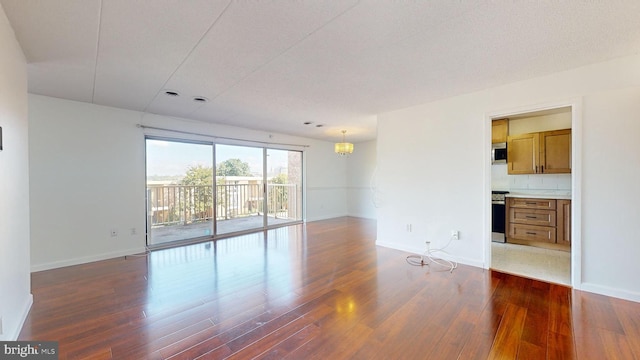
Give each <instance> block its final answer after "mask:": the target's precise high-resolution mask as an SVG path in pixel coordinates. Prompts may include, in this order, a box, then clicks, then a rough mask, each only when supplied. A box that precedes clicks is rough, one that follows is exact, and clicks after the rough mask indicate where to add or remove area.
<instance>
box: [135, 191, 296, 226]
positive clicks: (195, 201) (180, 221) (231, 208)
mask: <svg viewBox="0 0 640 360" xmlns="http://www.w3.org/2000/svg"><path fill="white" fill-rule="evenodd" d="M215 189H216V190H215V191H216V192H215V213H214V196H213V188H212V186H206V185H202V186H201V185H149V186H148V187H147V209H148V212H149V213H148V216H149V218H150V221H151V226H153V227H156V226H168V225H188V224H193V223H199V222H206V221H211V220H212V219H213V217H214V214H215V217H216V220H229V219H235V218H239V217H245V216H252V215H262V214H263V213H264V211H265V210H264V205H263V199H264V193H263V185H262V184H224V185H216V186H215ZM297 194H298V193H297V188H296V185H295V184H267V216H271V217H274V218H280V219H295V218H296V214H297V213H298V209H297V204H298V202H297Z"/></svg>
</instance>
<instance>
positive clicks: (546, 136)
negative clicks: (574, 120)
mask: <svg viewBox="0 0 640 360" xmlns="http://www.w3.org/2000/svg"><path fill="white" fill-rule="evenodd" d="M507 172H508V173H509V174H510V175H518V174H566V173H571V129H564V130H554V131H545V132H539V133H529V134H521V135H513V136H509V137H508V138H507Z"/></svg>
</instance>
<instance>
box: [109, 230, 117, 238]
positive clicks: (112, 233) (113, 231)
mask: <svg viewBox="0 0 640 360" xmlns="http://www.w3.org/2000/svg"><path fill="white" fill-rule="evenodd" d="M116 236H118V230H116V229H111V237H116Z"/></svg>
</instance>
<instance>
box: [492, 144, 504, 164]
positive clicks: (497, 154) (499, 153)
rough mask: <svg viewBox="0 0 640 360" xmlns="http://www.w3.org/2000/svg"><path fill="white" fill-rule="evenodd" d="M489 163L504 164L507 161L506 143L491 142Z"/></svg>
mask: <svg viewBox="0 0 640 360" xmlns="http://www.w3.org/2000/svg"><path fill="white" fill-rule="evenodd" d="M491 163H492V164H506V163H507V143H506V142H503V143H495V144H491Z"/></svg>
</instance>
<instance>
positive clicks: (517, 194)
mask: <svg viewBox="0 0 640 360" xmlns="http://www.w3.org/2000/svg"><path fill="white" fill-rule="evenodd" d="M506 197H512V198H530V199H559V200H571V192H570V191H544V192H541V191H540V192H539V191H535V192H534V191H532V192H521V191H512V192H509V193H508V194H506Z"/></svg>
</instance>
